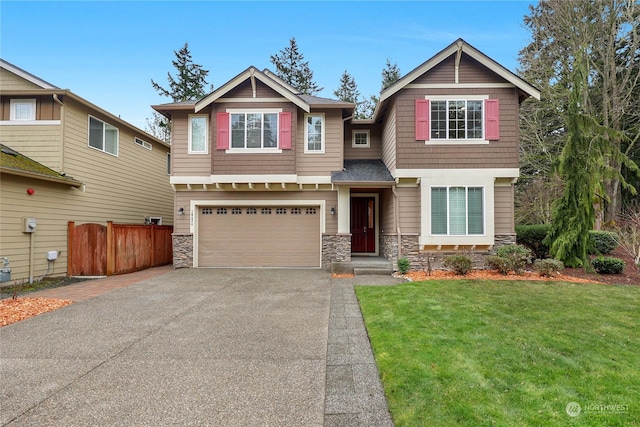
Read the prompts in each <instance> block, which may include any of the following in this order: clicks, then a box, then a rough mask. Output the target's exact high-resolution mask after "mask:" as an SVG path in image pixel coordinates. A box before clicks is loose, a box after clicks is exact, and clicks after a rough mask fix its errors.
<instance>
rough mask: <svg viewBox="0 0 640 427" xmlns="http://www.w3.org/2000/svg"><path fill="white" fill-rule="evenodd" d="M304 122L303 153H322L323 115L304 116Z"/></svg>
mask: <svg viewBox="0 0 640 427" xmlns="http://www.w3.org/2000/svg"><path fill="white" fill-rule="evenodd" d="M304 121H305V126H304V152H305V153H324V128H325V123H324V114H306V115H305V116H304Z"/></svg>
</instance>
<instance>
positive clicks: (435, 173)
mask: <svg viewBox="0 0 640 427" xmlns="http://www.w3.org/2000/svg"><path fill="white" fill-rule="evenodd" d="M519 176H520V169H519V168H487V169H396V170H395V172H394V178H398V179H399V178H422V179H424V180H438V181H440V180H451V179H456V178H461V179H465V180H466V181H467V182H469V181H471V182H473V179H474V178H475V179H478V178H484V177H493V178H518V177H519ZM422 182H423V184H424V181H422Z"/></svg>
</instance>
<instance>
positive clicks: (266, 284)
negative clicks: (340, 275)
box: [0, 267, 397, 426]
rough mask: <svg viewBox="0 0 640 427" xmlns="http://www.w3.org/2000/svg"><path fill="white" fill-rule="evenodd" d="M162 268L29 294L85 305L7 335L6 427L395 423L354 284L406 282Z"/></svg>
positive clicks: (0, 351)
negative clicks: (49, 426)
mask: <svg viewBox="0 0 640 427" xmlns="http://www.w3.org/2000/svg"><path fill="white" fill-rule="evenodd" d="M151 270H155V271H150V270H147V271H146V273H145V272H139V273H133V274H134V275H135V274H139V276H138V277H137V278H136V277H135V276H133V275H125V276H115V277H110V278H106V279H98V280H93V281H91V282H82V283H78V284H74V285H70V286H66V287H64V288H57V289H51V290H46V291H42V292H38V293H36V294H31V295H30V296H48V297H51V298H66V299H72V300H75V301H78V302H77V303H75V304H72V305H70V306H67V307H64V308H62V309H59V310H56V311H53V312H50V313H47V314H44V315H41V316H36V317H34V318H31V319H27V320H24V321H22V322H18V323H16V324H13V325H10V326H6V327H4V328H0V356H1V361H2V364H1V366H0V382H1V386H0V387H1V390H0V405H1V406H0V424H1V425H16V426H29V425H38V426H42V425H65V426H75V425H158V426H159V425H215V426H253V425H273V426H280V425H282V426H291V425H296V426H322V425H325V426H372V425H375V426H384V425H392V423H391V420H390V417H389V414H388V411H387V406H386V401H385V399H384V395H383V393H382V387H381V385H380V381H379V379H378V372H377V370H376V368H375V363H374V361H373V356H372V354H371V349H370V346H369V342H368V338H367V335H366V331H365V329H364V324H363V322H362V316H361V315H360V312H359V308H358V306H357V301H356V300H355V294H354V293H353V284H354V283H357V282H359V283H363V284H364V283H372V284H374V283H379V284H391V283H394V282H395V283H397V281H396V280H395V279H393V278H391V277H375V276H367V277H359V278H358V279H331V278H330V275H329V274H328V273H327V272H325V271H321V270H207V269H183V270H175V271H174V270H172V269H171V268H164V267H160V268H158V269H151ZM83 283H84V285H83ZM124 283H127V284H126V285H125V284H124ZM83 286H84V289H82V288H83ZM87 286H89V287H90V288H91V290H89V288H86V287H87ZM74 292H75V294H73V293H74ZM73 295H75V296H73Z"/></svg>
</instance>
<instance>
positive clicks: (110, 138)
mask: <svg viewBox="0 0 640 427" xmlns="http://www.w3.org/2000/svg"><path fill="white" fill-rule="evenodd" d="M118 139H119V131H118V128H117V127H115V126H112V125H110V124H109V123H105V122H103V121H102V120H99V119H96V118H95V117H92V116H89V147H93V148H95V149H97V150H100V151H104V152H105V153H109V154H113V155H114V156H117V155H118Z"/></svg>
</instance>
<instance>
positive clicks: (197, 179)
mask: <svg viewBox="0 0 640 427" xmlns="http://www.w3.org/2000/svg"><path fill="white" fill-rule="evenodd" d="M211 183H212V181H211V178H210V177H208V176H172V177H170V178H169V184H211Z"/></svg>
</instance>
